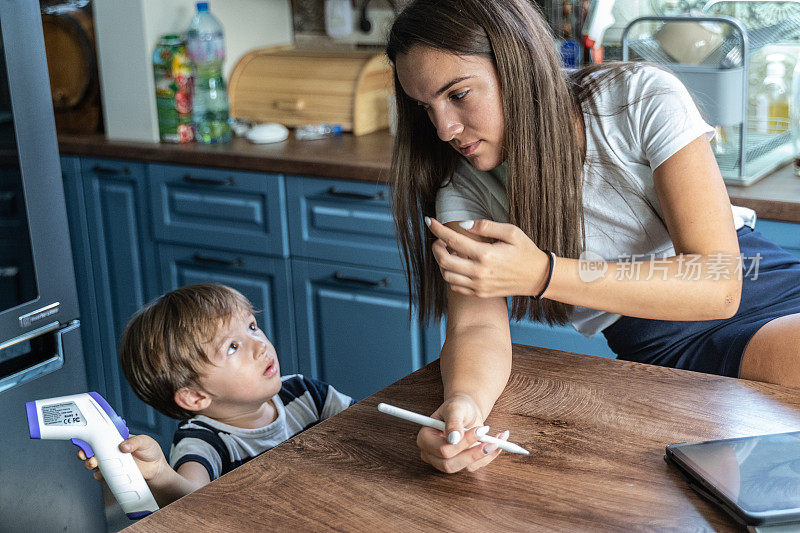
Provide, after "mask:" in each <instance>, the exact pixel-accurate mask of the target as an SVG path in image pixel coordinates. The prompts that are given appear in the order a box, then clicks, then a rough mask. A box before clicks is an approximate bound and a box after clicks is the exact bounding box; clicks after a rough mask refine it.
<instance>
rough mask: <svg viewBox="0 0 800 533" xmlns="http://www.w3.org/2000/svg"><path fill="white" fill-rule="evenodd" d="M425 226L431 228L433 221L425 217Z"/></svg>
mask: <svg viewBox="0 0 800 533" xmlns="http://www.w3.org/2000/svg"><path fill="white" fill-rule="evenodd" d="M425 225H426V226H428V227H431V219H430V218H429V217H425Z"/></svg>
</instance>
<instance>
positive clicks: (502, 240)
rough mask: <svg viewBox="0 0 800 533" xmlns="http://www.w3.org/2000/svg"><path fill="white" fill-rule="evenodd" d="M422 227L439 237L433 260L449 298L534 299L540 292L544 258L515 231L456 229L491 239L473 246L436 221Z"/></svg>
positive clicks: (507, 227) (489, 225) (479, 224)
mask: <svg viewBox="0 0 800 533" xmlns="http://www.w3.org/2000/svg"><path fill="white" fill-rule="evenodd" d="M425 222H426V224H428V228H429V229H430V230H431V232H432V233H433V234H434V235H435V236H436V237H438V239H437V240H436V241H435V242H434V243H433V248H432V249H433V256H434V257H435V258H436V262H437V263H438V264H439V270H440V271H441V273H442V277H443V278H444V280H445V281H446V282H447V283H448V284H449V285H450V288H451V289H452V290H453V291H454V292H457V293H459V294H466V295H470V296H477V297H479V298H493V297H497V296H502V297H507V296H535V295H537V294H539V292H541V290H542V288H543V287H544V284H545V281H546V278H547V271H548V261H549V259H548V257H547V253H545V252H543V251H542V250H540V249H539V248H538V247H537V246H536V245H535V244H534V243H533V241H531V240H530V238H529V237H528V236H527V235H526V234H525V232H523V231H522V230H521V229H519V228H518V227H517V226H514V225H513V224H501V223H499V222H493V221H491V220H475V221H474V222H473V224H472V227H465V226H468V225H469V224H468V222H467V223H463V222H462V223H460V224H459V225H460V226H461V227H462V228H464V229H465V230H467V232H468V233H470V234H472V235H479V236H482V237H488V238H490V239H495V240H494V242H478V241H476V240H475V239H472V238H470V237H468V236H466V235H462V234H461V233H459V232H458V231H456V230H454V229H451V228H449V227H447V226H445V225H443V224H441V223H440V222H438V221H437V220H436V219H433V218H430V219H429V218H427V217H426V221H425Z"/></svg>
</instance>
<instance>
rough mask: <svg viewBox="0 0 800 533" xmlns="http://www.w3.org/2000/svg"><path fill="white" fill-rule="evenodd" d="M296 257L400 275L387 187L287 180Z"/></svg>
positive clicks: (290, 229)
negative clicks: (381, 270)
mask: <svg viewBox="0 0 800 533" xmlns="http://www.w3.org/2000/svg"><path fill="white" fill-rule="evenodd" d="M286 185H287V196H288V202H289V207H290V209H289V239H290V241H291V246H292V256H297V257H306V258H312V259H327V260H331V261H339V262H344V263H351V264H357V265H364V266H376V267H383V268H392V269H398V270H399V269H401V268H402V265H401V263H400V254H399V251H398V248H397V239H396V237H395V232H394V223H393V222H392V213H391V210H390V208H389V202H390V189H389V186H388V185H379V184H372V183H358V182H352V181H341V180H323V179H314V178H303V177H296V176H295V177H292V176H289V177H287V182H286Z"/></svg>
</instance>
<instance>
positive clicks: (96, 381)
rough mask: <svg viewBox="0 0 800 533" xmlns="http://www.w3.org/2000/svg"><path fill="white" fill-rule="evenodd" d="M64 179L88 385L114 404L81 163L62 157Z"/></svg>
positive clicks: (76, 159) (72, 158)
mask: <svg viewBox="0 0 800 533" xmlns="http://www.w3.org/2000/svg"><path fill="white" fill-rule="evenodd" d="M61 175H62V178H63V180H64V199H65V202H66V206H67V222H68V224H69V234H70V242H71V244H72V260H73V263H74V265H75V282H76V287H77V289H78V306H79V309H80V317H81V338H82V339H83V353H84V359H85V361H86V377H87V383H88V386H89V390H93V391H97V392H99V393H100V394H101V395H102V396H103V397H104V398H107V399H109V400H110V399H111V395H109V394H108V391H107V389H106V379H105V370H104V361H103V357H102V354H103V350H102V347H101V346H102V345H101V343H100V326H99V320H98V319H99V316H100V315H99V313H98V312H97V297H96V296H95V286H94V267H93V266H92V255H91V249H90V246H89V222H88V219H87V216H86V215H87V212H86V198H85V196H84V194H83V191H84V185H83V183H84V182H83V176H81V167H80V159H78V158H77V157H62V158H61ZM110 362H111V361H110ZM112 363H113V362H112ZM117 405H118V404H117Z"/></svg>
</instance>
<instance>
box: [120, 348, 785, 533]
mask: <svg viewBox="0 0 800 533" xmlns="http://www.w3.org/2000/svg"><path fill="white" fill-rule="evenodd" d="M513 354H514V359H513V368H512V375H511V378H510V381H509V384H508V386H507V388H506V389H505V391H504V392H503V394H502V396H501V397H500V399H499V400H498V402H497V404H496V406H495V408H494V410H493V411H492V413H491V416H490V417H489V419H488V420H487V424H489V425H491V426H492V428H493V430H494V431H500V430H502V429H505V428H509V429H510V430H511V440H512V441H513V442H517V443H519V444H521V445H522V446H525V447H526V448H528V449H529V450H531V452H532V454H531V455H530V456H529V457H523V456H518V455H511V454H501V456H500V457H499V458H498V459H497V460H495V461H494V462H493V463H492V464H491V465H489V466H488V467H486V468H484V469H482V470H479V471H478V472H475V473H466V472H463V473H459V474H454V475H446V474H442V473H440V472H438V471H435V470H433V469H432V468H431V467H429V466H428V465H426V464H425V463H423V462H421V461H420V459H419V452H418V450H417V448H416V444H415V439H416V433H417V430H418V426H416V425H414V424H411V423H407V422H403V421H400V420H397V419H394V418H392V417H389V416H387V415H384V414H382V413H379V412H378V411H377V409H376V406H377V404H378V403H379V402H382V401H383V402H387V403H391V404H394V405H397V406H399V407H404V408H407V409H411V410H414V411H418V412H423V413H430V412H432V411H433V410H434V409H435V408H436V407H437V406H438V404H439V402H440V399H441V396H442V385H441V381H440V373H439V366H438V361H436V362H434V363H431V364H430V365H428V366H427V367H425V368H423V369H421V370H419V371H417V372H415V373H414V374H411V375H410V376H408V377H406V378H404V379H402V380H400V381H398V382H397V383H395V384H393V385H391V386H389V387H387V388H385V389H383V390H382V391H380V392H378V393H377V394H374V395H373V396H370V397H369V398H367V399H365V400H363V401H361V402H359V403H357V404H356V405H354V406H353V407H351V408H349V409H347V410H346V411H344V412H343V413H340V414H339V415H336V416H335V417H333V418H331V419H329V420H326V421H324V422H322V423H320V424H318V425H317V426H315V427H313V428H311V429H309V430H307V431H306V432H304V433H302V434H300V435H298V436H297V437H295V438H293V439H291V440H289V441H287V442H285V443H283V444H281V445H280V446H277V447H275V448H273V449H272V450H269V451H268V452H266V453H264V454H262V455H261V456H259V457H257V458H255V459H253V460H252V461H250V462H249V463H247V464H245V465H243V466H241V467H239V468H237V469H236V470H234V471H233V472H231V473H229V474H227V475H225V476H223V477H221V478H220V479H218V480H216V481H214V482H213V483H211V484H209V485H207V486H205V487H203V488H202V489H200V490H198V491H196V492H194V493H192V494H189V495H187V496H185V497H184V498H182V499H180V500H178V501H176V502H174V503H173V504H171V505H169V506H168V507H165V508H164V509H162V510H160V511H158V512H156V513H155V514H153V515H151V516H149V517H147V518H144V519H143V520H141V521H140V522H138V523H136V524H135V525H133V526H131V527H130V528H128V529H126V531H129V532H131V533H136V532H140V531H141V532H145V531H147V532H159V531H163V532H172V531H258V530H264V529H269V530H275V531H320V530H338V531H375V530H377V531H419V530H435V531H440V530H452V531H511V530H513V531H530V530H538V529H547V530H574V529H580V530H621V531H630V530H636V531H639V530H644V529H655V530H660V529H670V530H679V531H696V530H706V529H708V530H716V531H729V530H731V531H732V530H736V529H737V526H736V523H735V522H734V521H733V519H731V518H729V517H728V516H727V515H726V514H724V513H723V512H722V511H719V510H717V509H716V508H715V507H713V506H712V505H710V504H709V503H707V502H706V501H705V500H703V499H702V498H700V497H699V496H698V495H697V494H696V493H695V492H694V491H692V490H691V489H690V488H689V486H688V485H687V483H686V482H685V481H684V480H683V479H682V478H681V476H680V475H679V474H678V473H677V472H676V471H675V470H674V469H673V468H672V467H670V466H668V465H667V464H666V463H665V462H664V458H663V457H664V446H665V445H666V444H669V443H672V442H683V441H700V440H706V439H714V438H728V437H738V436H746V435H756V434H763V433H778V432H785V431H792V430H797V429H798V427H800V395H798V392H797V390H794V389H789V388H785V387H779V386H774V385H765V384H761V383H756V382H751V381H745V380H737V379H732V378H725V377H719V376H712V375H708V374H700V373H696V372H689V371H685V370H675V369H670V368H663V367H657V366H650V365H642V364H638V363H631V362H625V361H619V360H614V359H603V358H599V357H591V356H580V355H574V354H568V353H565V352H559V351H556V350H546V349H540V348H532V347H528V346H521V345H514V347H513Z"/></svg>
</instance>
